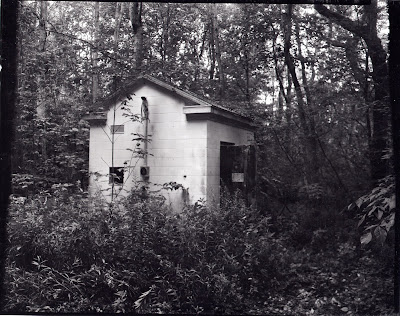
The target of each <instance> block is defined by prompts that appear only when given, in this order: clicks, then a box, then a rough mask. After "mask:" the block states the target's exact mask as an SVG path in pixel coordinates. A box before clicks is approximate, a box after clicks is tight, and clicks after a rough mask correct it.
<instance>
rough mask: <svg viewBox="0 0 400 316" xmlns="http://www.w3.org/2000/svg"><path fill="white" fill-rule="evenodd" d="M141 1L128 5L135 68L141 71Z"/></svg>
mask: <svg viewBox="0 0 400 316" xmlns="http://www.w3.org/2000/svg"><path fill="white" fill-rule="evenodd" d="M142 7H143V4H142V2H132V3H131V5H130V7H129V16H130V20H131V26H132V32H133V35H134V40H133V49H134V52H135V70H136V71H137V72H138V73H139V72H141V71H142V63H143V23H142Z"/></svg>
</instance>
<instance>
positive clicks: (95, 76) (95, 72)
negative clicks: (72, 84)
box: [92, 1, 100, 103]
mask: <svg viewBox="0 0 400 316" xmlns="http://www.w3.org/2000/svg"><path fill="white" fill-rule="evenodd" d="M99 15H100V4H99V2H97V1H96V2H95V3H94V33H93V49H92V102H93V103H95V102H96V101H97V99H98V97H99V69H98V40H99Z"/></svg>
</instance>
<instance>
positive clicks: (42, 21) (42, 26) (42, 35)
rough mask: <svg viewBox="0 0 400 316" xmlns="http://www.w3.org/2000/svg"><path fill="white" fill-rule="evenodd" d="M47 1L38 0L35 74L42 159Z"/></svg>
mask: <svg viewBox="0 0 400 316" xmlns="http://www.w3.org/2000/svg"><path fill="white" fill-rule="evenodd" d="M46 24H47V2H46V1H44V0H41V1H40V17H39V61H38V66H39V74H38V76H37V99H36V100H37V104H36V105H37V107H36V111H37V115H38V118H40V119H42V120H44V122H43V123H44V124H43V126H44V127H43V135H42V136H41V137H40V138H41V140H40V141H41V151H42V157H43V160H44V161H46V160H47V142H46V105H45V102H44V101H45V96H44V94H45V76H46V70H45V68H46V63H45V58H44V56H43V55H44V53H45V52H46V41H47V32H46Z"/></svg>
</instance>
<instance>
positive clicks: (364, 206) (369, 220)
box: [348, 176, 396, 245]
mask: <svg viewBox="0 0 400 316" xmlns="http://www.w3.org/2000/svg"><path fill="white" fill-rule="evenodd" d="M395 206H396V202H395V193H394V178H393V176H388V177H386V178H385V179H383V180H382V181H381V182H380V183H379V185H378V186H377V187H375V188H374V189H372V191H371V192H370V193H368V194H366V195H364V196H362V197H360V198H359V199H358V200H357V201H355V202H354V203H352V204H350V205H349V206H348V210H349V211H357V213H358V217H359V222H358V227H362V228H363V235H362V236H361V239H360V241H361V244H363V245H367V244H369V243H370V242H371V240H372V239H373V237H375V238H376V239H377V240H378V241H379V242H381V243H383V242H384V241H385V239H386V237H387V235H388V233H389V231H390V229H391V228H392V227H393V225H394V216H395V213H394V209H395Z"/></svg>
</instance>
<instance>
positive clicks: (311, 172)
mask: <svg viewBox="0 0 400 316" xmlns="http://www.w3.org/2000/svg"><path fill="white" fill-rule="evenodd" d="M292 8H293V7H292V4H288V5H287V11H286V12H285V13H284V16H283V18H284V22H285V23H284V35H285V42H284V56H285V63H286V65H287V67H288V70H289V73H290V76H291V77H292V80H293V85H294V88H295V92H296V97H297V108H298V113H299V119H300V126H301V129H302V132H303V135H304V139H305V143H304V145H305V146H304V147H305V154H304V160H305V169H306V181H307V182H308V183H313V182H315V181H316V177H317V172H318V162H317V161H316V158H317V155H316V141H315V135H312V132H311V129H310V127H309V125H308V123H307V115H306V110H305V106H306V104H305V102H304V94H303V92H302V90H301V86H300V82H299V80H298V78H297V74H296V69H295V65H294V61H293V57H292V56H291V54H290V46H291V41H290V40H291V33H292Z"/></svg>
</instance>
